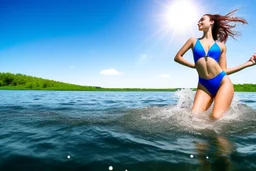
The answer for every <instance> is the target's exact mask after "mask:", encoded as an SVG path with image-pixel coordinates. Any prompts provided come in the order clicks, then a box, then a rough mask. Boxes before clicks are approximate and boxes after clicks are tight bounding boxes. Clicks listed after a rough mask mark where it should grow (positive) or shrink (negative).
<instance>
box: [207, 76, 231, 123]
mask: <svg viewBox="0 0 256 171" xmlns="http://www.w3.org/2000/svg"><path fill="white" fill-rule="evenodd" d="M233 97H234V87H233V84H232V82H231V81H230V79H229V77H227V76H226V77H224V78H223V79H222V82H221V85H220V88H219V90H218V92H217V94H216V96H215V99H214V106H213V110H212V119H215V120H216V119H219V118H221V117H222V116H223V115H224V113H225V112H226V111H227V110H228V109H229V107H230V105H231V102H232V100H233Z"/></svg>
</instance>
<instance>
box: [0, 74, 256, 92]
mask: <svg viewBox="0 0 256 171" xmlns="http://www.w3.org/2000/svg"><path fill="white" fill-rule="evenodd" d="M180 89H183V88H104V87H98V86H82V85H76V84H70V83H64V82H60V81H54V80H48V79H43V78H38V77H33V76H28V75H24V74H13V73H1V72H0V90H54V91H122V92H124V91H144V92H145V91H159V92H174V91H177V90H180ZM190 89H192V90H196V88H190ZM234 89H235V91H236V92H256V84H234Z"/></svg>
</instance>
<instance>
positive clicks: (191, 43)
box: [187, 37, 197, 47]
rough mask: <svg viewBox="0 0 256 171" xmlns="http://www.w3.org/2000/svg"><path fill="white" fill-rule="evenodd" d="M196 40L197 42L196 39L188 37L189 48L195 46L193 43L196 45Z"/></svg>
mask: <svg viewBox="0 0 256 171" xmlns="http://www.w3.org/2000/svg"><path fill="white" fill-rule="evenodd" d="M196 40H197V38H195V37H190V38H189V39H188V40H187V43H188V44H189V45H190V47H194V46H195V43H196Z"/></svg>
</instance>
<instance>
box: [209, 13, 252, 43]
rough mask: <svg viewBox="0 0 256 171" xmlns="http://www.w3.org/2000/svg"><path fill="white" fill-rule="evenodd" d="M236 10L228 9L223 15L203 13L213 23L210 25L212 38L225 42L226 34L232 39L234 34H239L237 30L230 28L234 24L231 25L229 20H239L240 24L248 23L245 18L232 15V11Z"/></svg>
mask: <svg viewBox="0 0 256 171" xmlns="http://www.w3.org/2000/svg"><path fill="white" fill-rule="evenodd" d="M237 10H238V9H235V10H233V11H230V12H229V13H228V14H226V15H224V16H222V15H219V14H205V15H207V16H209V17H210V20H211V21H214V24H213V26H212V35H213V39H214V40H218V41H220V42H226V41H227V39H228V36H231V37H232V38H233V39H235V36H237V35H240V33H239V32H238V31H234V30H232V28H234V27H235V26H236V24H234V25H231V24H230V22H240V23H242V24H248V23H247V21H246V20H245V19H243V18H240V17H235V16H234V13H235V12H236V11H237Z"/></svg>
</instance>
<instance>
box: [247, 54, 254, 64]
mask: <svg viewBox="0 0 256 171" xmlns="http://www.w3.org/2000/svg"><path fill="white" fill-rule="evenodd" d="M246 64H247V66H248V67H250V66H253V65H255V64H256V53H254V54H253V55H252V56H251V57H250V59H249V60H248V61H247V62H246Z"/></svg>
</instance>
